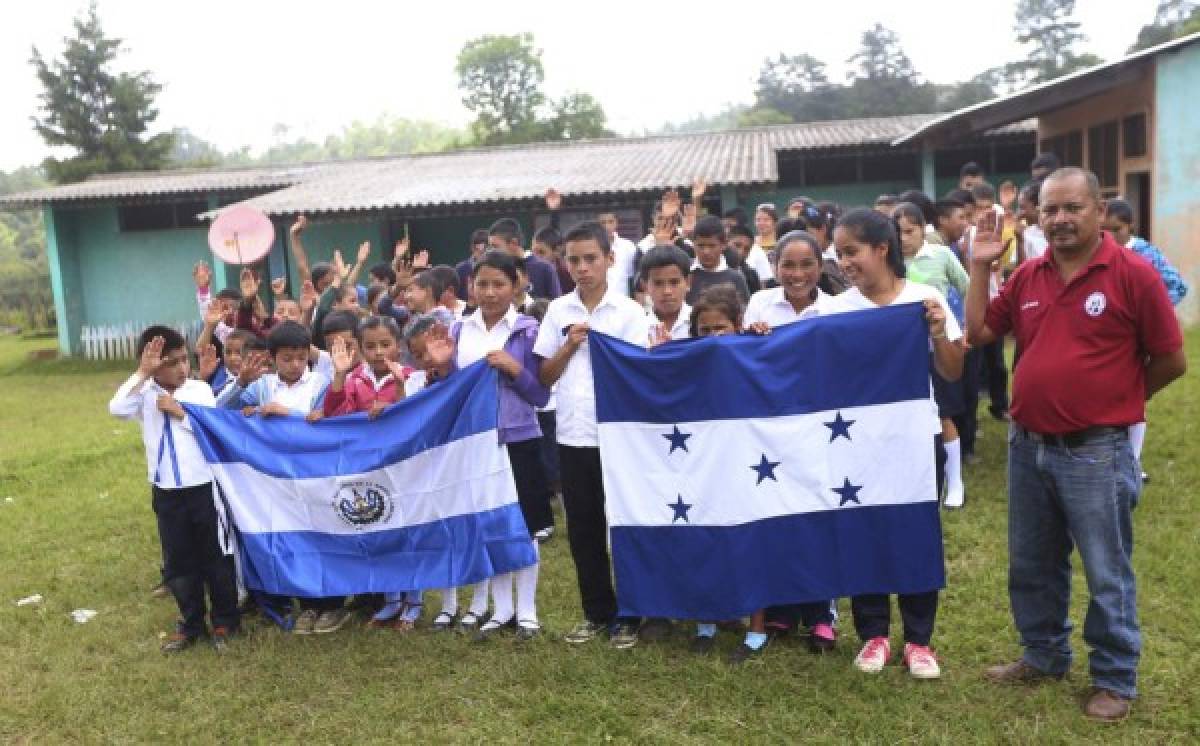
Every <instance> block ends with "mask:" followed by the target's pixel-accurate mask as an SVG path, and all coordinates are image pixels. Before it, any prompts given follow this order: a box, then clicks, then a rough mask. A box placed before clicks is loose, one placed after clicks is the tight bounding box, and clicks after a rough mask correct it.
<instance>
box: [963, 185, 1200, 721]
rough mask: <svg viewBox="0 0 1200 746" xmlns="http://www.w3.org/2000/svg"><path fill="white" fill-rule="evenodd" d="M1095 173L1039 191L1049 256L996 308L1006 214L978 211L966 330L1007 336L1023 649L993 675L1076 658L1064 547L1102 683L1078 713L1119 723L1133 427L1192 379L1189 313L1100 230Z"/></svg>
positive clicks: (1135, 632)
mask: <svg viewBox="0 0 1200 746" xmlns="http://www.w3.org/2000/svg"><path fill="white" fill-rule="evenodd" d="M1103 213H1104V208H1103V205H1102V204H1101V199H1100V187H1099V184H1098V182H1097V180H1096V177H1095V175H1094V174H1092V173H1090V172H1088V171H1084V170H1083V169H1079V168H1062V169H1059V170H1057V171H1054V172H1053V173H1051V174H1050V175H1049V176H1048V177H1047V178H1046V180H1045V182H1044V183H1043V184H1042V189H1041V194H1040V200H1039V222H1040V224H1041V227H1042V230H1043V231H1044V232H1045V234H1046V238H1047V240H1048V241H1049V251H1047V253H1046V254H1045V255H1044V256H1042V257H1039V258H1037V259H1033V260H1031V261H1027V262H1025V263H1024V264H1022V265H1021V266H1020V267H1019V268H1018V269H1017V271H1016V272H1015V273H1014V274H1013V275H1012V277H1011V278H1009V281H1008V282H1007V283H1005V285H1004V287H1003V289H1001V291H1000V294H999V295H998V296H997V297H996V298H995V299H993V300H992V301H991V302H990V303H989V302H988V289H987V285H988V274H989V266H990V265H991V263H992V262H993V261H995V260H996V258H997V257H999V256H1000V255H1001V253H1002V252H1003V251H1004V244H1003V241H1002V238H1001V230H1002V227H1003V225H1002V223H1001V221H1000V220H999V219H998V216H997V215H996V214H995V213H994V212H992V211H991V210H985V211H983V212H982V213H981V215H980V218H979V225H978V227H977V231H976V236H975V240H974V244H973V253H972V256H971V268H970V275H971V284H970V288H969V292H968V300H967V328H968V337H969V339H970V340H971V343H972V344H974V345H979V344H987V343H990V342H992V341H994V340H997V339H1000V338H1001V337H1002V336H1003V335H1005V334H1008V333H1012V334H1013V336H1014V337H1015V338H1016V345H1017V353H1018V354H1019V355H1020V360H1021V362H1020V364H1019V365H1017V366H1016V371H1015V373H1014V377H1013V397H1012V410H1011V414H1012V426H1011V430H1010V433H1009V471H1008V500H1009V521H1008V544H1009V569H1008V577H1009V580H1008V592H1009V600H1010V602H1011V605H1012V614H1013V621H1014V623H1015V625H1016V627H1017V631H1018V632H1019V633H1020V636H1021V646H1022V648H1023V649H1024V650H1023V654H1022V657H1021V658H1020V659H1018V660H1017V661H1015V662H1013V663H1008V664H1004V665H999V666H993V667H991V668H989V669H987V671H986V673H985V676H986V677H987V678H988V679H990V680H992V681H995V682H1007V683H1033V682H1036V681H1045V680H1049V679H1061V678H1062V677H1063V676H1064V675H1065V674H1066V673H1067V670H1068V669H1069V667H1070V664H1071V648H1070V636H1071V623H1070V620H1069V619H1068V616H1067V615H1068V610H1069V605H1070V591H1071V567H1070V555H1071V549H1072V547H1078V549H1079V555H1080V558H1081V559H1082V561H1083V568H1084V572H1085V574H1086V576H1087V584H1088V591H1089V593H1090V595H1091V598H1090V603H1089V604H1088V610H1087V615H1086V617H1085V619H1084V627H1083V637H1084V640H1085V641H1086V642H1087V644H1088V646H1089V647H1090V648H1091V650H1090V654H1089V664H1090V670H1091V679H1092V684H1093V689H1092V691H1091V693H1090V695H1089V696H1088V698H1087V700H1086V702H1085V704H1084V708H1083V709H1084V715H1086V716H1087V717H1089V718H1092V719H1095V720H1101V721H1106V722H1115V721H1120V720H1122V719H1124V718H1125V717H1126V716H1128V714H1129V710H1130V705H1131V702H1132V700H1133V698H1134V697H1135V696H1136V694H1137V663H1138V657H1139V655H1140V653H1141V634H1140V631H1139V627H1138V620H1137V601H1136V595H1135V579H1134V574H1133V563H1132V552H1133V522H1132V511H1133V508H1134V507H1135V506H1136V504H1137V500H1138V497H1139V494H1140V491H1141V479H1140V478H1139V468H1138V464H1137V460H1136V459H1135V458H1134V456H1133V452H1132V449H1131V447H1130V442H1129V426H1130V425H1132V424H1134V423H1136V422H1141V421H1142V420H1143V419H1144V416H1145V401H1146V400H1147V399H1149V398H1150V397H1151V396H1153V395H1154V394H1155V393H1157V392H1158V391H1160V390H1161V389H1162V388H1164V387H1165V386H1166V385H1167V384H1169V383H1170V382H1171V381H1173V380H1175V379H1176V378H1178V377H1180V376H1181V375H1183V373H1184V372H1185V370H1186V369H1187V359H1186V358H1185V356H1184V353H1183V337H1182V333H1181V332H1180V329H1179V322H1178V320H1177V319H1176V318H1175V313H1174V311H1173V310H1172V308H1171V302H1170V300H1168V298H1167V293H1166V290H1165V289H1164V288H1163V283H1162V280H1161V279H1159V277H1158V274H1157V273H1156V272H1155V271H1154V269H1153V268H1152V267H1151V266H1150V264H1149V263H1147V262H1146V261H1145V260H1143V259H1142V258H1140V257H1139V256H1137V255H1136V254H1134V253H1133V252H1130V251H1124V250H1123V248H1122V247H1121V246H1120V245H1119V244H1117V243H1116V242H1115V241H1114V240H1113V238H1112V236H1111V235H1110V234H1108V233H1104V232H1102V231H1101V230H1100V223H1101V220H1102V217H1103Z"/></svg>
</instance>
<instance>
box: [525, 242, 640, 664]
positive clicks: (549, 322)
mask: <svg viewBox="0 0 1200 746" xmlns="http://www.w3.org/2000/svg"><path fill="white" fill-rule="evenodd" d="M565 243H566V259H567V267H568V268H569V269H570V272H571V278H572V279H574V280H575V290H574V291H572V292H570V293H568V294H566V295H564V296H562V297H561V298H558V299H556V300H554V301H553V302H552V303H551V304H550V305H549V307H548V308H547V309H546V316H545V318H544V319H543V321H542V324H541V326H540V328H539V330H538V336H537V341H536V342H535V343H534V346H533V351H534V353H535V354H536V355H537V356H538V357H540V358H542V360H543V362H542V367H541V371H540V374H539V378H540V380H541V382H542V385H544V386H553V385H554V384H555V383H557V384H558V390H557V403H558V409H557V420H558V421H557V432H556V437H557V439H558V444H559V462H560V468H561V473H562V487H563V508H564V509H565V510H566V513H567V540H568V542H569V543H570V546H571V558H572V559H573V560H574V562H575V572H576V575H577V578H578V581H579V595H580V598H581V601H582V603H583V613H584V620H583V621H582V622H580V623H579V624H578V625H576V626H575V629H573V630H572V631H571V632H570V633H569V634H567V635H566V637H565V638H564V639H565V640H566V641H567V642H570V643H582V642H587V641H589V640H591V639H592V638H593V637H595V636H596V635H597V634H598V633H599V632H600V631H602V630H604V629H608V631H609V639H610V642H611V643H612V645H613V646H614V647H617V648H629V647H633V646H634V645H636V644H637V620H635V619H618V618H617V597H616V593H615V592H614V590H613V581H612V565H611V562H610V560H609V556H608V521H607V518H606V517H605V513H604V480H603V473H602V471H601V465H600V449H599V440H598V430H597V423H596V394H595V384H594V381H593V379H592V361H591V352H590V350H589V349H588V346H587V334H588V330H589V329H595V330H596V331H598V332H603V333H605V334H610V335H612V336H614V337H617V338H619V339H623V340H625V341H626V342H629V343H631V344H636V345H642V346H645V344H646V339H647V333H648V325H647V323H646V314H645V311H644V310H643V309H642V307H641V306H640V305H638V304H637V302H635V301H634V300H633V299H631V298H630V297H629V296H627V295H625V294H624V293H622V292H620V290H618V289H617V288H612V287H609V285H608V268H609V267H610V266H611V265H612V254H611V247H610V246H609V242H608V233H607V231H605V230H604V229H603V228H602V227H601V226H599V225H597V224H594V223H591V224H589V223H584V224H582V225H579V226H577V227H575V228H573V229H572V230H571V231H569V232H568V233H567V235H566V239H565Z"/></svg>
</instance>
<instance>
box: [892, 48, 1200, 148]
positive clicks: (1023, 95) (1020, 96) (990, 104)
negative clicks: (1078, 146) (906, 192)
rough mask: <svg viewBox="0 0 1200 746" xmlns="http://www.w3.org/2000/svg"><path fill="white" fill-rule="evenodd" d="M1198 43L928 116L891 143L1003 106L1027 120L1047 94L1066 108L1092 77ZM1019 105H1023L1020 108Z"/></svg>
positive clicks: (1089, 93) (1145, 53) (1150, 51)
mask: <svg viewBox="0 0 1200 746" xmlns="http://www.w3.org/2000/svg"><path fill="white" fill-rule="evenodd" d="M1197 41H1200V31H1198V32H1196V33H1194V34H1188V35H1187V36H1181V37H1179V38H1178V39H1172V40H1170V41H1168V42H1164V43H1162V44H1159V45H1158V46H1155V47H1149V48H1147V49H1143V50H1140V51H1138V52H1134V53H1133V54H1130V55H1126V56H1125V57H1121V58H1120V59H1116V60H1113V61H1112V62H1105V63H1102V64H1099V65H1095V66H1093V67H1089V68H1085V69H1083V70H1077V71H1075V72H1073V73H1070V74H1068V75H1064V76H1062V77H1061V78H1055V79H1054V80H1049V81H1046V82H1045V83H1038V84H1037V85H1033V86H1030V87H1028V88H1023V89H1021V90H1019V91H1014V92H1013V93H1009V94H1007V95H1004V96H997V97H996V98H993V99H988V100H987V101H982V102H980V103H978V104H973V105H971V106H966V107H963V108H962V109H959V110H958V111H951V112H948V113H946V114H941V115H939V116H936V117H931V118H929V120H928V121H926V122H925V123H924V124H921V125H918V126H916V127H914V128H913V129H912V130H910V131H908V132H906V133H904V134H903V135H901V136H900V137H897V138H896V139H895V140H894V142H893V144H895V145H905V144H908V143H911V142H913V141H915V140H918V139H920V138H922V137H930V136H933V135H936V134H938V133H941V132H945V131H949V130H951V129H952V128H954V127H955V126H958V125H969V124H970V120H971V119H972V118H974V117H979V116H980V115H983V114H986V113H988V112H994V111H998V110H1000V109H1001V108H1002V107H1004V108H1006V110H1007V111H1008V112H1009V113H1008V115H1007V116H1003V115H1002V116H1000V117H998V118H999V119H1001V120H1003V119H1008V120H1009V121H1013V120H1027V118H1028V117H1031V116H1037V114H1038V113H1039V108H1040V112H1041V113H1045V112H1046V110H1047V109H1046V108H1041V107H1039V106H1037V105H1033V106H1030V105H1029V104H1028V103H1026V102H1030V103H1038V104H1042V105H1043V106H1044V102H1043V101H1041V100H1040V97H1042V96H1045V95H1050V96H1052V97H1054V106H1055V107H1061V106H1066V105H1069V104H1071V103H1074V102H1075V101H1076V100H1079V99H1080V98H1083V97H1087V96H1092V95H1095V91H1092V90H1087V89H1084V88H1083V87H1081V85H1080V84H1081V83H1083V82H1084V81H1086V80H1088V79H1091V78H1095V77H1096V76H1101V75H1105V74H1110V73H1114V72H1117V71H1119V70H1120V69H1122V68H1126V67H1129V66H1130V65H1137V64H1140V63H1142V62H1144V61H1146V60H1150V59H1153V58H1154V57H1157V56H1158V55H1160V54H1162V53H1164V52H1171V51H1174V50H1176V49H1181V48H1183V47H1186V46H1188V45H1190V44H1193V43H1195V42H1197ZM1072 86H1074V87H1075V88H1076V89H1077V90H1076V95H1075V96H1074V97H1070V96H1061V95H1060V94H1062V93H1067V92H1068V91H1069V89H1070V87H1072ZM1035 99H1036V100H1035ZM1022 104H1026V105H1025V106H1024V107H1023V106H1022ZM1027 121H1033V120H1027ZM989 124H990V125H992V126H994V125H996V124H1000V122H998V121H995V119H992V120H991V121H990V122H989ZM1015 124H1018V125H1019V124H1025V122H1015ZM1012 126H1014V124H1009V125H1006V126H1001V127H999V128H997V129H1000V130H1003V129H1005V127H1012ZM989 131H995V130H989Z"/></svg>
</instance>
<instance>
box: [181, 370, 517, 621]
mask: <svg viewBox="0 0 1200 746" xmlns="http://www.w3.org/2000/svg"><path fill="white" fill-rule="evenodd" d="M497 391H498V389H497V378H496V372H495V370H493V369H491V368H489V367H487V366H486V365H485V364H484V363H482V362H480V363H478V364H476V365H472V366H470V367H468V368H465V369H463V370H461V371H459V372H458V373H456V374H454V375H453V376H451V377H450V378H448V379H446V380H445V381H444V382H441V383H438V384H437V385H435V386H432V387H430V388H428V389H426V390H424V391H422V392H421V393H419V394H417V395H416V396H414V397H411V398H409V399H405V400H403V401H401V402H400V403H399V404H397V405H395V406H393V407H389V408H388V409H387V410H386V411H385V412H384V413H383V414H381V415H380V416H379V418H378V419H376V420H374V421H369V420H368V419H367V417H366V415H365V414H353V415H348V416H345V417H336V418H332V419H327V420H322V421H320V422H317V423H315V424H309V423H307V422H305V421H303V420H301V419H299V418H292V417H280V418H265V419H264V418H260V417H244V416H242V414H241V413H240V412H238V411H235V410H222V409H211V408H207V407H196V406H190V405H186V404H185V405H184V406H185V408H186V409H187V412H188V417H189V419H190V420H191V422H192V425H193V430H194V431H195V433H196V438H197V440H199V442H200V447H201V449H202V450H203V452H204V455H205V458H206V459H207V460H208V462H209V463H210V464H211V465H212V469H213V473H214V475H215V476H216V479H217V482H218V484H219V485H220V487H221V490H222V492H223V493H224V495H225V497H226V499H227V500H228V503H229V507H230V510H231V512H232V515H233V522H234V524H235V525H236V526H237V528H238V533H239V536H240V539H241V551H242V561H243V567H244V572H245V582H246V585H247V587H249V588H252V589H254V590H260V591H265V592H267V593H275V594H280V595H286V596H301V597H313V598H320V597H325V596H342V595H352V594H357V593H376V592H394V591H402V590H419V589H425V588H451V587H455V586H460V585H466V584H469V583H474V582H477V581H479V580H483V579H484V578H488V577H491V576H493V575H498V574H501V573H506V572H511V571H513V570H516V569H519V568H521V567H525V566H527V565H531V564H533V563H534V562H535V561H536V557H535V555H534V549H533V544H532V542H531V541H530V538H529V531H528V529H527V528H526V527H525V520H524V518H522V516H521V509H520V507H519V506H518V504H517V491H516V487H515V485H514V482H513V476H512V469H511V467H510V465H509V460H508V453H507V450H506V449H505V448H504V446H503V445H501V444H500V440H499V436H498V434H497V431H496V418H497V413H498V411H499V406H498V398H497V397H498V394H497Z"/></svg>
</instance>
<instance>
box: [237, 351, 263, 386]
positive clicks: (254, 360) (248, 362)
mask: <svg viewBox="0 0 1200 746" xmlns="http://www.w3.org/2000/svg"><path fill="white" fill-rule="evenodd" d="M270 370H271V367H270V365H269V361H268V356H267V353H266V352H265V351H263V350H257V351H254V352H251V353H249V354H248V355H246V357H245V359H244V360H243V361H242V370H241V371H240V372H239V373H238V386H241V387H242V388H246V387H247V386H249V385H250V384H252V383H254V382H255V381H257V380H258V379H259V377H260V376H262V374H264V373H266V372H268V371H270Z"/></svg>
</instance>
